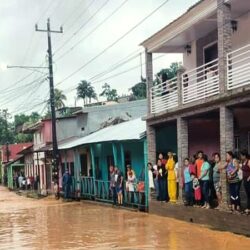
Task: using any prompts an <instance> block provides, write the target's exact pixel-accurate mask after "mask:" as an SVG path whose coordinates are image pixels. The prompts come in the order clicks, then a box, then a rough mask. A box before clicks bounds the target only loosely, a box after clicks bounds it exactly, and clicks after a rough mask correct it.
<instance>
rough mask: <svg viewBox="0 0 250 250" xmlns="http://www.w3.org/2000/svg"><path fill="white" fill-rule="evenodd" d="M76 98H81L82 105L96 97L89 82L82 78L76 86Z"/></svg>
mask: <svg viewBox="0 0 250 250" xmlns="http://www.w3.org/2000/svg"><path fill="white" fill-rule="evenodd" d="M77 98H79V99H83V103H84V105H86V104H87V103H88V102H89V103H91V100H92V99H97V95H96V93H95V89H94V87H93V86H91V83H90V82H87V81H85V80H82V81H81V82H80V83H79V84H78V87H77Z"/></svg>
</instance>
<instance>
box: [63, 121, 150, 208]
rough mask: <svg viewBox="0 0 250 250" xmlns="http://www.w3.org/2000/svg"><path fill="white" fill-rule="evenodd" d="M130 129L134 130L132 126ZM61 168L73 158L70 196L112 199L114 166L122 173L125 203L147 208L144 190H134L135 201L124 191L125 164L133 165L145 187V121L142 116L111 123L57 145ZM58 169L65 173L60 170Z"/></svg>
mask: <svg viewBox="0 0 250 250" xmlns="http://www.w3.org/2000/svg"><path fill="white" fill-rule="evenodd" d="M131 128H133V129H131ZM59 149H60V152H61V155H62V163H61V164H62V165H61V169H65V168H66V167H68V161H69V160H68V159H69V158H68V157H71V158H72V159H74V170H73V171H74V172H73V174H72V177H73V180H74V181H73V187H72V195H73V196H75V197H76V196H78V198H84V199H92V200H96V201H102V202H112V201H113V199H112V195H111V193H110V172H109V167H110V166H111V165H112V166H117V167H118V168H119V170H120V171H121V172H122V173H123V177H124V185H123V188H124V190H123V193H124V204H126V205H132V206H137V207H140V208H143V209H147V202H148V192H147V189H144V190H140V191H139V190H136V191H135V192H134V194H133V195H134V201H133V202H131V201H130V199H129V193H128V192H126V186H125V182H126V181H125V180H126V178H127V176H126V173H127V169H126V166H127V165H130V166H132V169H133V171H134V173H135V176H136V180H137V182H136V183H135V184H139V182H140V183H143V186H144V187H147V181H146V180H147V176H146V175H147V171H145V170H146V168H147V167H146V165H147V141H146V122H145V121H142V119H141V118H137V119H133V120H130V121H126V122H122V123H120V124H116V125H110V126H108V127H105V128H102V129H100V130H98V131H96V132H94V133H92V134H89V135H87V136H84V137H81V138H78V139H75V140H72V141H71V142H67V143H65V144H62V145H60V146H59ZM61 172H64V171H63V170H62V171H61Z"/></svg>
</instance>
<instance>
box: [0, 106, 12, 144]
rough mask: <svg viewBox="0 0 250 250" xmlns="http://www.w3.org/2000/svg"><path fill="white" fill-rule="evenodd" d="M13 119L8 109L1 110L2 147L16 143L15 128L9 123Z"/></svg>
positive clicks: (0, 131) (0, 138)
mask: <svg viewBox="0 0 250 250" xmlns="http://www.w3.org/2000/svg"><path fill="white" fill-rule="evenodd" d="M9 118H11V116H10V114H9V113H8V110H7V109H3V110H0V145H3V144H6V143H7V142H8V143H14V127H13V124H12V123H10V122H9V121H8V119H9Z"/></svg>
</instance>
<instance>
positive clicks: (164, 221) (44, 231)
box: [0, 188, 250, 250]
mask: <svg viewBox="0 0 250 250" xmlns="http://www.w3.org/2000/svg"><path fill="white" fill-rule="evenodd" d="M8 197H11V199H9V200H7V198H8ZM249 246H250V239H248V238H245V237H240V236H236V235H233V234H229V233H222V232H215V231H211V230H209V229H206V228H203V227H200V226H197V225H194V224H189V223H185V222H179V221H176V220H172V219H168V218H162V217H158V216H152V215H148V214H144V213H136V212H130V211H125V210H122V209H113V208H110V207H103V206H95V205H91V204H88V203H61V202H56V201H33V200H28V199H25V198H23V197H17V196H15V194H13V193H7V191H5V190H3V189H2V188H1V189H0V249H25V250H28V249H46V250H47V249H169V250H177V249H178V250H179V249H193V250H196V249H197V250H198V249H199V250H200V249H202V250H206V249H227V250H230V249H232V250H235V249H249Z"/></svg>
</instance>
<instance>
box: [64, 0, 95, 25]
mask: <svg viewBox="0 0 250 250" xmlns="http://www.w3.org/2000/svg"><path fill="white" fill-rule="evenodd" d="M83 1H85V0H81V2H80V3H79V4H78V5H77V6H76V8H74V9H73V11H71V12H70V14H69V15H68V16H67V18H65V19H64V21H63V22H62V26H64V25H66V23H67V22H68V21H69V20H70V18H71V17H72V15H73V14H74V13H75V11H76V10H78V8H79V7H80V6H81V5H82V2H83ZM93 2H94V1H93Z"/></svg>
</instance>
